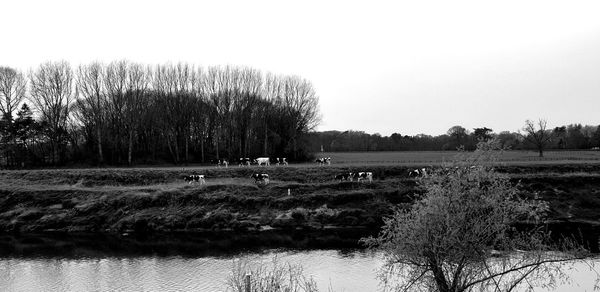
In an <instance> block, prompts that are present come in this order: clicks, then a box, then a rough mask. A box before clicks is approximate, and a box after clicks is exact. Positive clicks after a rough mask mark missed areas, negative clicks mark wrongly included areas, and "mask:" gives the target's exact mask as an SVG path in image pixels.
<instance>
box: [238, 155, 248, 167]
mask: <svg viewBox="0 0 600 292" xmlns="http://www.w3.org/2000/svg"><path fill="white" fill-rule="evenodd" d="M250 161H251V160H250V158H247V157H246V158H240V160H239V164H238V166H244V165H246V166H250Z"/></svg>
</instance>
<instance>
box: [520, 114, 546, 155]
mask: <svg viewBox="0 0 600 292" xmlns="http://www.w3.org/2000/svg"><path fill="white" fill-rule="evenodd" d="M546 124H547V122H546V120H544V119H539V120H538V122H537V128H536V125H535V123H534V122H533V121H531V120H526V121H525V127H523V131H525V132H526V133H527V135H526V136H525V140H526V141H528V142H530V143H531V144H533V145H534V146H535V147H536V149H537V150H538V152H539V157H544V149H546V145H548V143H549V142H550V141H552V132H551V131H549V130H547V129H546Z"/></svg>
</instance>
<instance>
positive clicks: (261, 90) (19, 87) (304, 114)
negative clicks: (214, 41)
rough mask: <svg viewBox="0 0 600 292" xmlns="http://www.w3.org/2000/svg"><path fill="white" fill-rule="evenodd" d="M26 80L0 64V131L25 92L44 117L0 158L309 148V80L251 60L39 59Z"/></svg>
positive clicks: (104, 158) (313, 119)
mask: <svg viewBox="0 0 600 292" xmlns="http://www.w3.org/2000/svg"><path fill="white" fill-rule="evenodd" d="M26 85H27V80H26V79H25V78H24V77H23V75H22V74H21V73H20V72H18V71H16V70H14V69H10V68H5V67H0V114H1V115H2V116H3V117H5V118H4V119H2V121H1V122H0V138H6V137H8V136H9V134H7V131H8V129H9V128H11V127H12V125H11V124H12V123H13V113H14V112H13V111H14V110H15V109H17V108H18V106H20V105H21V104H22V103H21V101H22V100H23V98H24V97H25V96H27V97H28V98H29V101H30V102H31V104H32V105H33V106H34V110H35V113H36V117H37V120H36V122H37V123H38V124H39V125H43V126H42V127H39V128H36V129H37V130H38V131H37V132H36V133H35V136H37V137H39V138H41V139H35V140H30V141H29V142H30V143H31V144H32V146H35V147H29V148H28V150H27V151H26V154H28V155H29V159H20V161H19V162H20V163H9V160H10V161H12V159H14V157H13V156H14V155H12V154H11V153H10V151H0V165H2V164H3V165H5V166H9V167H14V166H16V165H21V164H23V163H25V162H27V164H28V165H30V164H31V162H33V161H37V162H39V164H53V165H62V164H65V163H68V162H79V163H81V162H83V163H86V164H89V163H97V164H105V163H106V164H113V165H114V164H125V163H126V164H128V165H132V164H134V163H149V162H150V163H152V162H166V161H170V162H173V163H175V164H181V163H192V162H196V163H197V162H208V161H211V160H212V159H214V158H216V159H229V160H230V161H232V162H233V161H236V159H237V158H240V157H258V156H271V157H286V158H288V161H298V160H304V159H306V158H307V157H309V156H310V154H309V152H308V151H307V150H306V140H305V137H304V136H305V134H306V133H307V132H308V131H311V130H313V129H314V128H315V127H316V126H317V125H318V123H319V122H320V115H319V105H318V101H319V99H318V96H317V94H316V91H315V89H314V88H313V86H312V84H311V82H310V81H308V80H306V79H303V78H301V77H298V76H283V75H274V74H263V73H262V72H261V71H259V70H256V69H253V68H249V67H241V66H224V67H222V66H213V67H208V68H206V69H204V68H202V67H197V66H194V65H190V64H185V63H178V64H166V65H157V66H146V65H142V64H139V63H133V62H129V61H125V60H122V61H115V62H111V63H109V64H103V63H99V62H94V63H91V64H89V65H81V66H79V67H78V68H77V70H75V71H73V70H72V69H71V66H70V65H69V64H68V63H67V62H64V61H63V62H47V63H44V64H41V65H40V66H39V67H38V68H37V69H35V70H34V71H31V73H30V74H29V87H30V90H29V91H28V92H27V91H26V90H25V89H26ZM13 136H14V135H13ZM8 142H10V143H12V144H14V143H15V142H14V139H13V140H11V141H8ZM8 142H5V143H3V144H4V145H0V146H5V147H8V146H6V145H7V143H8ZM0 150H3V149H1V148H0ZM9 156H10V157H9ZM33 157H37V159H32V158H33ZM3 160H4V161H5V163H2V161H3Z"/></svg>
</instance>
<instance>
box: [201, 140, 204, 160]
mask: <svg viewBox="0 0 600 292" xmlns="http://www.w3.org/2000/svg"><path fill="white" fill-rule="evenodd" d="M200 156H201V159H202V163H204V133H203V134H202V137H200Z"/></svg>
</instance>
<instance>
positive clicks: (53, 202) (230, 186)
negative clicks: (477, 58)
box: [0, 162, 600, 234]
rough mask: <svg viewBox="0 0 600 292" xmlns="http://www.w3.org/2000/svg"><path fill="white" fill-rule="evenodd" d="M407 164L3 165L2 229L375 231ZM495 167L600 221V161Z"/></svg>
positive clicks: (566, 211)
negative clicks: (367, 176) (362, 177)
mask: <svg viewBox="0 0 600 292" xmlns="http://www.w3.org/2000/svg"><path fill="white" fill-rule="evenodd" d="M409 169H410V166H406V165H402V164H397V165H388V164H387V163H374V164H368V163H359V162H352V163H347V164H346V163H338V164H333V165H331V166H316V165H313V164H303V165H296V166H289V167H283V166H280V167H275V166H271V167H258V166H254V167H250V168H248V167H229V168H216V167H210V168H208V167H200V168H197V167H188V168H181V167H170V168H131V169H130V168H121V169H118V168H110V169H56V170H19V171H0V233H2V232H21V233H31V232H42V231H66V232H96V233H97V232H102V233H104V232H107V233H118V234H120V233H131V232H134V233H146V232H174V231H177V232H180V231H183V232H197V231H207V230H208V231H210V230H246V231H251V230H265V229H271V228H280V229H296V228H302V229H321V228H328V227H336V228H369V229H372V230H377V228H378V227H379V226H380V225H381V223H382V218H383V217H384V216H385V215H387V214H390V212H391V210H392V206H399V207H402V208H409V207H410V206H411V203H412V202H413V200H414V198H415V195H418V194H419V193H420V192H421V190H420V188H419V186H418V184H417V182H416V181H415V180H414V179H413V178H409V177H408V176H407V173H408V170H409ZM498 170H499V171H502V172H506V173H509V174H510V176H511V177H512V178H513V179H514V181H515V182H516V181H521V183H522V189H523V191H524V194H525V195H527V196H530V197H532V198H533V197H534V196H539V197H541V198H543V199H546V200H548V201H549V202H550V206H551V212H550V214H549V216H550V219H552V220H572V219H577V220H588V221H594V222H600V213H598V212H597V211H598V210H599V209H600V164H561V165H547V164H539V165H538V164H530V165H508V166H503V167H499V168H498ZM348 171H372V172H373V174H374V181H373V183H357V182H339V181H334V180H333V177H334V176H335V175H336V174H338V173H341V172H348ZM254 172H263V173H268V174H269V175H270V177H271V178H272V179H271V184H269V185H268V186H257V185H255V184H254V182H253V180H252V179H251V178H250V175H251V174H252V173H254ZM190 173H202V174H204V175H206V178H207V184H206V185H201V186H200V185H189V184H187V183H185V182H184V181H183V180H182V177H183V176H184V175H188V174H190ZM288 190H289V191H290V194H291V195H289V196H288ZM373 228H374V229H373Z"/></svg>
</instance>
